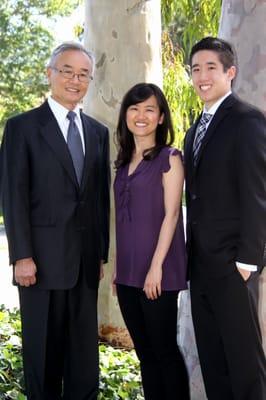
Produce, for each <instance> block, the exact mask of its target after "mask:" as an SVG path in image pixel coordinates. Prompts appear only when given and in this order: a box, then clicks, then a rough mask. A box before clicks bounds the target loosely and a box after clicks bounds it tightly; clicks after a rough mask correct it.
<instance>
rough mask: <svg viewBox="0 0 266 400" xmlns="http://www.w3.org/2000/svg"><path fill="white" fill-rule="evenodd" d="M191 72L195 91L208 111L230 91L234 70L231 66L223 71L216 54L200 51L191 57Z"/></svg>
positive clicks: (209, 51) (210, 51)
mask: <svg viewBox="0 0 266 400" xmlns="http://www.w3.org/2000/svg"><path fill="white" fill-rule="evenodd" d="M191 72H192V82H193V86H194V88H195V91H196V93H197V94H198V95H199V97H200V98H201V100H202V101H203V102H204V103H205V106H206V108H207V109H209V108H210V107H211V106H212V105H213V104H215V103H216V101H218V100H219V99H220V98H221V97H223V96H224V95H225V94H226V93H228V92H229V91H230V90H231V82H232V80H233V79H234V77H235V74H236V68H235V66H232V67H230V68H228V69H227V71H224V67H223V64H222V63H221V61H220V60H219V56H218V53H216V52H215V51H212V50H200V51H198V52H197V53H195V54H194V56H193V57H192V65H191Z"/></svg>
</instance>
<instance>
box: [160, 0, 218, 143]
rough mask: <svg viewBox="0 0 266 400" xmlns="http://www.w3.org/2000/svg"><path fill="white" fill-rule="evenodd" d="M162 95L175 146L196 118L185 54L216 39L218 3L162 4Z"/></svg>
mask: <svg viewBox="0 0 266 400" xmlns="http://www.w3.org/2000/svg"><path fill="white" fill-rule="evenodd" d="M161 11H162V21H163V29H164V32H163V35H162V48H163V70H164V91H165V94H166V97H167V100H168V102H169V104H170V108H171V111H172V117H173V122H174V127H175V131H176V145H177V146H178V147H179V148H181V147H182V143H183V137H184V134H185V132H186V130H187V129H188V128H189V126H190V125H191V123H192V121H193V120H194V119H195V116H196V115H197V114H199V112H200V109H201V107H202V106H201V102H200V100H199V99H198V97H197V96H196V94H195V93H194V90H193V88H192V85H191V79H190V73H189V67H188V65H187V63H188V58H189V53H190V50H191V47H192V46H193V44H194V43H196V42H197V41H198V40H200V39H201V38H202V37H204V36H208V35H211V36H216V35H217V32H218V27H219V18H220V12H221V0H162V1H161Z"/></svg>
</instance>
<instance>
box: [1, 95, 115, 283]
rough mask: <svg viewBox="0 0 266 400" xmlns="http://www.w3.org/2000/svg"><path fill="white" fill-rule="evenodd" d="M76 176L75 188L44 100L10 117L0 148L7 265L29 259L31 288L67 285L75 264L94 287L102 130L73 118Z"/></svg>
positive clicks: (105, 181)
mask: <svg viewBox="0 0 266 400" xmlns="http://www.w3.org/2000/svg"><path fill="white" fill-rule="evenodd" d="M81 118H82V123H83V130H84V140H85V148H86V151H85V162H84V172H83V178H82V182H81V186H80V187H79V185H78V182H77V179H76V176H75V172H74V167H73V163H72V158H71V155H70V153H69V151H68V147H67V144H66V142H65V140H64V137H63V135H62V133H61V131H60V128H59V126H58V124H57V121H56V119H55V117H54V115H53V113H52V111H51V110H50V107H49V105H48V103H47V102H45V103H44V104H42V105H41V106H40V107H39V108H36V109H33V110H30V111H28V112H26V113H23V114H21V115H18V116H16V117H14V118H11V119H10V120H9V121H8V122H7V124H6V127H5V131H4V137H3V142H2V147H1V170H2V171H1V174H2V200H3V212H4V220H5V226H6V233H7V237H8V244H9V256H10V263H11V264H14V263H15V261H16V260H19V259H22V258H26V257H33V259H34V261H35V262H36V265H37V286H39V287H41V288H47V289H67V288H71V287H73V286H74V285H75V283H76V281H77V278H78V272H79V268H80V265H81V263H83V265H84V267H85V271H86V276H87V281H88V284H89V286H90V287H97V286H98V281H99V264H100V259H103V260H105V261H106V260H107V254H108V244H109V176H110V174H109V172H110V170H109V141H108V130H107V128H106V127H104V126H103V125H101V124H100V123H99V122H97V121H95V120H94V119H92V118H90V117H89V116H87V115H85V114H84V113H81Z"/></svg>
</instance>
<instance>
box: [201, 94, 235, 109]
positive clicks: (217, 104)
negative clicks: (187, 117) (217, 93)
mask: <svg viewBox="0 0 266 400" xmlns="http://www.w3.org/2000/svg"><path fill="white" fill-rule="evenodd" d="M231 93H232V91H231V90H230V91H229V92H228V93H226V94H225V95H224V96H223V97H221V98H220V99H219V100H218V101H216V103H214V104H213V105H212V106H211V108H209V110H207V109H206V107H205V106H204V108H203V113H208V114H211V115H214V114H215V113H216V111H217V110H218V108H219V107H220V105H221V104H222V102H223V101H224V100H225V99H226V97H228V96H229V95H230V94H231Z"/></svg>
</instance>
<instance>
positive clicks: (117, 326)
mask: <svg viewBox="0 0 266 400" xmlns="http://www.w3.org/2000/svg"><path fill="white" fill-rule="evenodd" d="M85 46H86V48H88V49H90V50H92V51H93V52H94V54H95V56H96V71H95V78H94V80H93V82H92V84H91V86H90V88H89V93H88V97H87V98H86V101H85V112H86V111H87V112H88V113H89V114H90V115H91V116H94V117H95V118H96V119H98V120H100V121H102V122H103V123H105V124H106V125H107V126H108V127H109V129H110V135H111V137H110V143H111V159H112V163H113V161H114V159H115V155H116V151H115V146H114V143H113V133H114V130H115V127H116V123H117V117H118V111H119V107H120V103H121V99H122V97H123V95H124V94H125V93H126V91H127V90H128V89H129V88H130V87H131V86H132V85H134V84H135V83H138V82H144V81H146V82H154V83H157V84H159V85H160V86H161V84H162V65H161V13H160V0H115V1H111V0H90V1H89V0H88V1H86V24H85ZM113 260H114V210H113V205H112V215H111V249H110V261H109V264H108V265H106V266H105V278H104V280H103V281H102V282H101V285H100V293H99V328H100V334H101V335H102V336H103V337H105V338H106V339H108V340H109V341H113V342H117V343H120V344H121V343H122V344H128V343H129V342H128V335H127V332H126V330H125V328H124V324H123V321H122V318H121V315H120V312H119V310H118V306H117V301H116V298H114V297H113V296H112V294H111V285H110V282H111V275H112V269H113Z"/></svg>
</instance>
